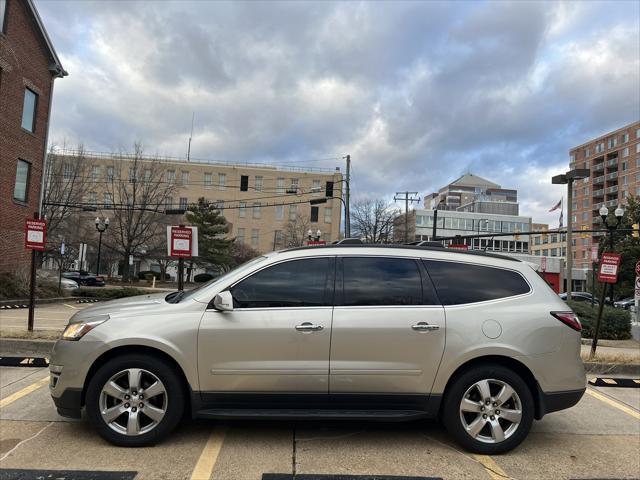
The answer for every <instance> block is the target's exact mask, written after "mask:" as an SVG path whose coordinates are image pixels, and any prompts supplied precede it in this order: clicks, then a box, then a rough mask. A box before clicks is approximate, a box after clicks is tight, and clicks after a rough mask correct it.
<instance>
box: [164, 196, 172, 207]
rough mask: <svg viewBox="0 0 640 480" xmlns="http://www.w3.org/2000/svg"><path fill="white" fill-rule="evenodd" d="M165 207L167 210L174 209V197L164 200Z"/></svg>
mask: <svg viewBox="0 0 640 480" xmlns="http://www.w3.org/2000/svg"><path fill="white" fill-rule="evenodd" d="M164 206H165V208H172V207H173V197H165V198H164Z"/></svg>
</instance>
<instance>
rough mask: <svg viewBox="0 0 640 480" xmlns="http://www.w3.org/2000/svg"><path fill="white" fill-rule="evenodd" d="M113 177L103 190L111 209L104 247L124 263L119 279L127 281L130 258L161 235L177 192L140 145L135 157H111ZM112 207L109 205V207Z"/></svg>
mask: <svg viewBox="0 0 640 480" xmlns="http://www.w3.org/2000/svg"><path fill="white" fill-rule="evenodd" d="M113 162H114V164H113V175H112V176H111V178H110V179H108V181H107V184H106V188H105V191H104V193H105V195H106V197H105V202H104V203H105V208H113V221H112V222H111V226H110V227H109V230H107V232H108V236H107V241H106V242H105V243H106V245H107V247H108V248H110V249H111V250H113V251H115V252H117V253H118V254H119V255H120V258H121V259H122V261H123V265H124V267H123V273H122V278H123V280H124V281H127V280H129V275H130V272H129V255H140V254H143V253H145V252H146V251H147V250H148V248H149V247H150V246H151V245H152V243H153V240H154V238H156V237H157V236H162V235H164V228H165V226H164V222H162V221H161V216H162V215H163V214H164V211H165V206H166V204H167V199H169V198H171V197H172V195H173V193H174V192H175V191H176V185H175V181H172V179H167V180H165V178H164V174H165V169H164V168H163V166H162V164H161V162H160V161H159V160H158V159H157V158H145V157H144V156H143V149H142V145H141V144H139V143H136V144H135V148H134V153H133V154H131V155H124V154H122V153H120V154H115V155H114V156H113ZM109 204H112V205H109Z"/></svg>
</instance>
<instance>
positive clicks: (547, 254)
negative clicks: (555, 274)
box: [542, 248, 549, 257]
mask: <svg viewBox="0 0 640 480" xmlns="http://www.w3.org/2000/svg"><path fill="white" fill-rule="evenodd" d="M542 256H543V257H548V256H549V249H547V248H545V249H544V250H542Z"/></svg>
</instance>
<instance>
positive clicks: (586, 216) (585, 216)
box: [582, 212, 589, 222]
mask: <svg viewBox="0 0 640 480" xmlns="http://www.w3.org/2000/svg"><path fill="white" fill-rule="evenodd" d="M587 220H589V212H582V221H583V222H586V221H587Z"/></svg>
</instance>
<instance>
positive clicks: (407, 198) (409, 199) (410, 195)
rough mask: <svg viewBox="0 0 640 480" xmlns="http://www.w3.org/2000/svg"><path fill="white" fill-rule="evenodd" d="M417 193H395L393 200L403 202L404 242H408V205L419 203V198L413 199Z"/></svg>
mask: <svg viewBox="0 0 640 480" xmlns="http://www.w3.org/2000/svg"><path fill="white" fill-rule="evenodd" d="M397 195H404V197H397ZM415 195H418V192H396V195H394V197H393V200H394V201H397V200H404V242H405V243H407V242H409V203H414V202H419V201H420V197H418V198H415Z"/></svg>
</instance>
